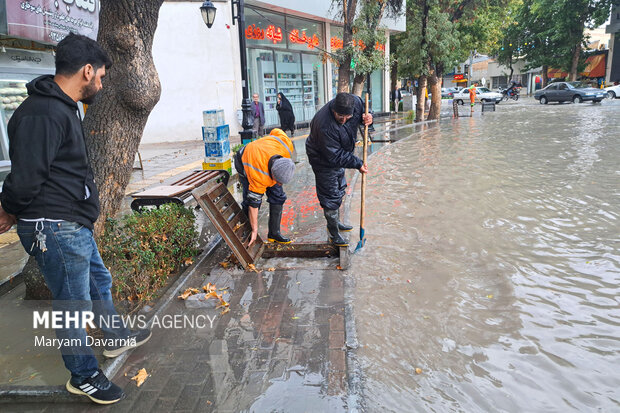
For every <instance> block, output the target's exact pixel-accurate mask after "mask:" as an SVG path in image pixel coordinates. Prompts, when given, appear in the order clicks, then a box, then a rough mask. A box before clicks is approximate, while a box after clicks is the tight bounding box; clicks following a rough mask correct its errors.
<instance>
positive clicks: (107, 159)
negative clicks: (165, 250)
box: [84, 0, 163, 234]
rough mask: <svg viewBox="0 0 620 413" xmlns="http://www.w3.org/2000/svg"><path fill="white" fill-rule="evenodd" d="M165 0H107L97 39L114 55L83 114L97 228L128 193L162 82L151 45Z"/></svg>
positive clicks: (101, 14) (112, 214) (102, 11)
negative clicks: (95, 189)
mask: <svg viewBox="0 0 620 413" xmlns="http://www.w3.org/2000/svg"><path fill="white" fill-rule="evenodd" d="M162 3H163V0H103V1H102V2H101V12H100V14H99V35H98V38H97V40H98V42H99V43H100V44H101V46H102V47H103V48H104V49H105V50H106V51H107V52H108V53H109V55H110V58H111V59H112V61H113V66H112V68H111V69H110V70H109V71H108V72H107V76H106V78H105V80H104V88H103V89H102V91H101V92H100V96H98V99H97V101H96V102H95V104H93V105H92V106H90V107H89V108H88V110H87V112H86V118H85V119H84V132H85V134H86V143H87V147H88V151H89V156H90V160H91V164H92V166H93V170H94V173H95V182H96V183H97V187H98V189H99V199H100V202H101V215H100V219H99V220H98V221H97V223H96V226H95V230H96V234H100V233H101V232H102V230H103V224H104V223H105V219H106V218H107V217H109V216H114V215H115V214H116V212H117V211H118V209H119V208H120V205H121V201H122V199H123V197H124V196H125V188H126V187H127V185H128V183H129V178H130V176H131V170H132V166H133V161H134V158H135V155H136V152H137V150H138V145H139V144H140V140H141V139H142V133H143V132H144V127H145V125H146V121H147V119H148V117H149V114H150V113H151V110H153V108H154V107H155V105H156V104H157V102H158V101H159V96H160V93H161V85H160V83H159V77H158V75H157V71H156V69H155V65H154V63H153V55H152V47H153V37H154V35H155V29H156V28H157V20H158V17H159V9H160V7H161V5H162Z"/></svg>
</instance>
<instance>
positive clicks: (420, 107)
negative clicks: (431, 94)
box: [415, 76, 427, 122]
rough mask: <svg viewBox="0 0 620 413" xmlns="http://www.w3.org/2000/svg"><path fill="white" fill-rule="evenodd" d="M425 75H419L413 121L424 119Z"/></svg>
mask: <svg viewBox="0 0 620 413" xmlns="http://www.w3.org/2000/svg"><path fill="white" fill-rule="evenodd" d="M426 84H427V82H426V76H420V78H419V79H418V92H417V93H418V94H417V95H416V100H417V103H416V106H415V121H416V122H422V121H423V120H424V109H425V108H424V102H425V101H426V96H425V95H426V93H424V92H425V91H426Z"/></svg>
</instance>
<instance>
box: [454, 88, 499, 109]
mask: <svg viewBox="0 0 620 413" xmlns="http://www.w3.org/2000/svg"><path fill="white" fill-rule="evenodd" d="M476 97H477V98H478V99H479V100H480V102H495V103H499V102H501V101H502V94H501V93H497V92H492V91H491V90H489V89H488V88H486V87H477V88H476ZM454 100H455V101H456V103H458V104H459V105H462V104H463V103H465V102H469V89H461V90H460V91H458V92H457V93H455V94H454Z"/></svg>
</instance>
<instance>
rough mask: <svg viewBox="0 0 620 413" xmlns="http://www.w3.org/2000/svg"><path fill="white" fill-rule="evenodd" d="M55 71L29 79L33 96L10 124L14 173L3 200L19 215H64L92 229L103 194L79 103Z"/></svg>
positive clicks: (33, 217)
mask: <svg viewBox="0 0 620 413" xmlns="http://www.w3.org/2000/svg"><path fill="white" fill-rule="evenodd" d="M53 79H54V78H53V76H52V75H45V76H40V77H38V78H36V79H34V80H33V81H32V82H30V83H28V85H27V88H28V94H29V97H28V98H27V99H26V100H25V101H24V102H23V103H22V104H21V105H20V106H19V108H17V110H16V111H15V113H14V114H13V116H12V117H11V120H10V121H9V124H8V127H7V129H8V135H9V156H10V158H11V173H10V174H9V175H8V176H7V177H6V180H5V181H4V186H3V188H2V193H0V201H1V202H2V208H3V209H4V210H5V211H6V212H8V213H9V214H14V215H16V216H17V218H20V219H21V218H24V219H37V218H47V219H63V220H66V221H73V222H77V223H79V224H82V225H84V226H86V227H87V228H90V229H92V228H93V223H94V222H95V221H96V220H97V217H98V216H99V194H98V192H97V188H96V186H95V182H94V180H93V172H92V169H91V168H90V163H89V160H88V155H87V152H86V144H85V142H84V132H83V130H82V122H81V120H80V118H79V114H78V106H77V103H76V102H75V101H73V99H71V98H70V97H69V96H67V95H66V94H65V93H64V92H63V91H62V90H61V89H60V87H59V86H58V84H56V82H54V80H53Z"/></svg>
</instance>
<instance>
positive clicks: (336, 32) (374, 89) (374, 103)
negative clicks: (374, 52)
mask: <svg viewBox="0 0 620 413" xmlns="http://www.w3.org/2000/svg"><path fill="white" fill-rule="evenodd" d="M330 32H331V37H330V48H331V50H338V49H341V48H342V46H343V44H344V42H343V40H342V37H343V28H342V26H337V25H333V24H332V25H331V27H330ZM377 47H379V48H380V49H381V50H383V51H384V52H385V45H379V46H377ZM331 70H332V76H331V77H332V87H331V92H332V97H333V96H336V94H337V93H338V66H337V65H335V64H332V65H331ZM353 75H354V73H351V79H349V84H350V85H351V86H352V85H353ZM384 78H385V70H382V69H378V70H375V71H374V72H372V73H371V75H370V109H371V110H372V111H373V112H375V113H377V112H383V111H384V110H385V108H384V107H383V100H384V99H383V98H384V95H385V93H384V84H386V83H389V82H384ZM366 87H367V85H364V90H363V92H362V98H364V97H365V95H366Z"/></svg>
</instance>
